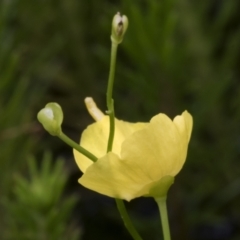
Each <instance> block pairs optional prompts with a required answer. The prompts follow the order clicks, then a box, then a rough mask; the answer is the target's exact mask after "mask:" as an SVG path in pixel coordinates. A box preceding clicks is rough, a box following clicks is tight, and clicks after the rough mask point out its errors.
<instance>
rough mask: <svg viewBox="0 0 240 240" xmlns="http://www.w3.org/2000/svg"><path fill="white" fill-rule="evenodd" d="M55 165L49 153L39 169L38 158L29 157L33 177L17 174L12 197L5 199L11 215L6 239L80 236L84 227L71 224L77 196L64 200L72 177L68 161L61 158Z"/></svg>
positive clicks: (7, 223)
mask: <svg viewBox="0 0 240 240" xmlns="http://www.w3.org/2000/svg"><path fill="white" fill-rule="evenodd" d="M51 165H52V157H51V155H50V154H49V153H48V152H46V153H45V155H44V156H43V159H42V162H41V166H40V169H39V170H38V166H37V161H36V160H35V159H34V158H33V157H32V158H29V160H28V168H29V179H26V178H25V177H22V176H20V175H16V176H15V184H14V186H13V190H12V199H7V198H4V201H3V206H4V207H5V209H6V211H7V213H8V215H7V216H6V219H5V221H6V228H5V229H4V230H2V234H3V238H2V239H19V240H33V239H36V240H37V239H39V240H43V239H44V240H45V239H49V240H50V239H51V240H59V239H62V240H65V239H72V240H74V239H79V236H80V229H76V228H74V226H73V225H71V223H70V224H69V217H70V214H71V212H72V210H73V207H74V205H75V204H76V200H77V198H76V197H74V196H68V197H67V198H65V199H61V198H62V195H63V190H64V187H65V185H66V183H67V180H68V174H66V171H65V170H64V162H63V161H62V159H57V161H56V164H54V165H53V166H51Z"/></svg>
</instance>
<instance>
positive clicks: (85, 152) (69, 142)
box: [58, 133, 98, 162]
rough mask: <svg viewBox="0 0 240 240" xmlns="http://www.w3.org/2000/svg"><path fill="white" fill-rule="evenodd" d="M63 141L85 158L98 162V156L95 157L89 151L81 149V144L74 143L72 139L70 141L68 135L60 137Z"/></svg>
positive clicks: (62, 134)
mask: <svg viewBox="0 0 240 240" xmlns="http://www.w3.org/2000/svg"><path fill="white" fill-rule="evenodd" d="M58 137H59V138H60V139H61V140H62V141H64V142H65V143H66V144H67V145H69V146H70V147H72V148H74V149H76V150H77V151H78V152H80V153H82V154H83V155H84V156H86V157H87V158H89V159H90V160H92V161H93V162H96V161H97V160H98V159H97V157H96V156H94V155H93V154H92V153H90V152H89V151H88V150H86V149H85V148H83V147H81V146H80V145H79V144H77V143H76V142H74V141H73V140H72V139H70V138H69V137H68V136H67V135H65V134H64V133H61V134H60V135H59V136H58Z"/></svg>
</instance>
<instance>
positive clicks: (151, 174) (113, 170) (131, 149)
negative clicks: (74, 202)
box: [74, 98, 193, 201]
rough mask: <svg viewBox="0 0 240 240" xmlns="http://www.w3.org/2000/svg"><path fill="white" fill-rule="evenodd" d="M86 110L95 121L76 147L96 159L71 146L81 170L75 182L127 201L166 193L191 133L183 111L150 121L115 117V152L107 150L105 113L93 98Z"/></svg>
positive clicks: (188, 121) (177, 170) (181, 160)
mask: <svg viewBox="0 0 240 240" xmlns="http://www.w3.org/2000/svg"><path fill="white" fill-rule="evenodd" d="M86 105H87V108H88V111H89V112H90V114H91V115H92V116H93V117H94V118H95V120H97V122H95V123H93V124H91V125H90V126H88V127H87V129H86V130H84V132H83V134H82V137H81V141H80V145H81V146H82V147H84V148H86V149H87V150H88V151H90V152H92V153H93V154H94V155H95V156H97V158H98V160H97V162H95V163H93V162H92V161H91V160H89V159H88V158H86V157H85V156H83V155H82V154H80V153H79V152H77V151H75V150H74V156H75V160H76V162H77V165H78V166H79V168H80V169H81V171H82V172H83V173H84V174H83V176H82V177H81V178H80V179H79V183H80V184H82V185H83V186H85V187H86V188H89V189H91V190H93V191H96V192H99V193H101V194H104V195H107V196H110V197H114V198H119V199H125V200H127V201H130V200H131V199H133V198H137V197H140V196H152V197H164V196H165V195H166V194H167V191H168V189H169V187H170V186H171V184H172V183H173V181H174V177H175V176H176V175H177V174H178V172H179V171H180V170H181V168H182V166H183V164H184V162H185V159H186V156H187V148H188V143H189V140H190V136H191V131H192V124H193V123H192V116H191V115H190V114H189V113H188V112H187V111H185V112H183V113H182V115H179V116H176V117H175V118H174V120H173V121H172V120H171V119H169V118H168V117H167V116H166V115H165V114H162V113H160V114H158V115H156V116H154V117H153V118H152V119H151V120H150V122H149V123H129V122H124V121H121V120H118V119H115V136H114V143H113V150H112V152H109V153H107V154H106V149H107V142H108V134H109V117H108V116H105V115H104V114H103V113H102V112H101V111H100V110H99V109H98V108H97V107H96V105H95V103H94V102H93V100H92V99H91V98H87V99H86Z"/></svg>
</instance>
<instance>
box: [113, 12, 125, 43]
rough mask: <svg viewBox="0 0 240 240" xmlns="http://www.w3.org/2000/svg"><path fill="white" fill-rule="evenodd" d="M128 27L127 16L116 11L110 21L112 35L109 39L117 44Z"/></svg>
mask: <svg viewBox="0 0 240 240" xmlns="http://www.w3.org/2000/svg"><path fill="white" fill-rule="evenodd" d="M127 28H128V18H127V17H126V16H125V15H123V16H121V14H120V13H119V12H118V13H117V14H116V15H115V16H114V17H113V21H112V35H111V41H112V42H113V43H116V44H119V43H121V42H122V40H123V36H124V34H125V32H126V30H127Z"/></svg>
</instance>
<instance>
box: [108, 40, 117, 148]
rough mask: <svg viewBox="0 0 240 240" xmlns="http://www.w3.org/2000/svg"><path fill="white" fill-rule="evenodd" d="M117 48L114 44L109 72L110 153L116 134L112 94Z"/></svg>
mask: <svg viewBox="0 0 240 240" xmlns="http://www.w3.org/2000/svg"><path fill="white" fill-rule="evenodd" d="M117 47H118V44H116V43H113V42H112V49H111V60H110V72H109V78H108V87H107V108H108V111H107V113H108V114H109V121H110V125H109V137H108V145H107V152H110V151H111V150H112V146H113V139H114V133H115V122H114V102H113V99H112V92H113V83H114V75H115V66H116V57H117Z"/></svg>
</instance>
